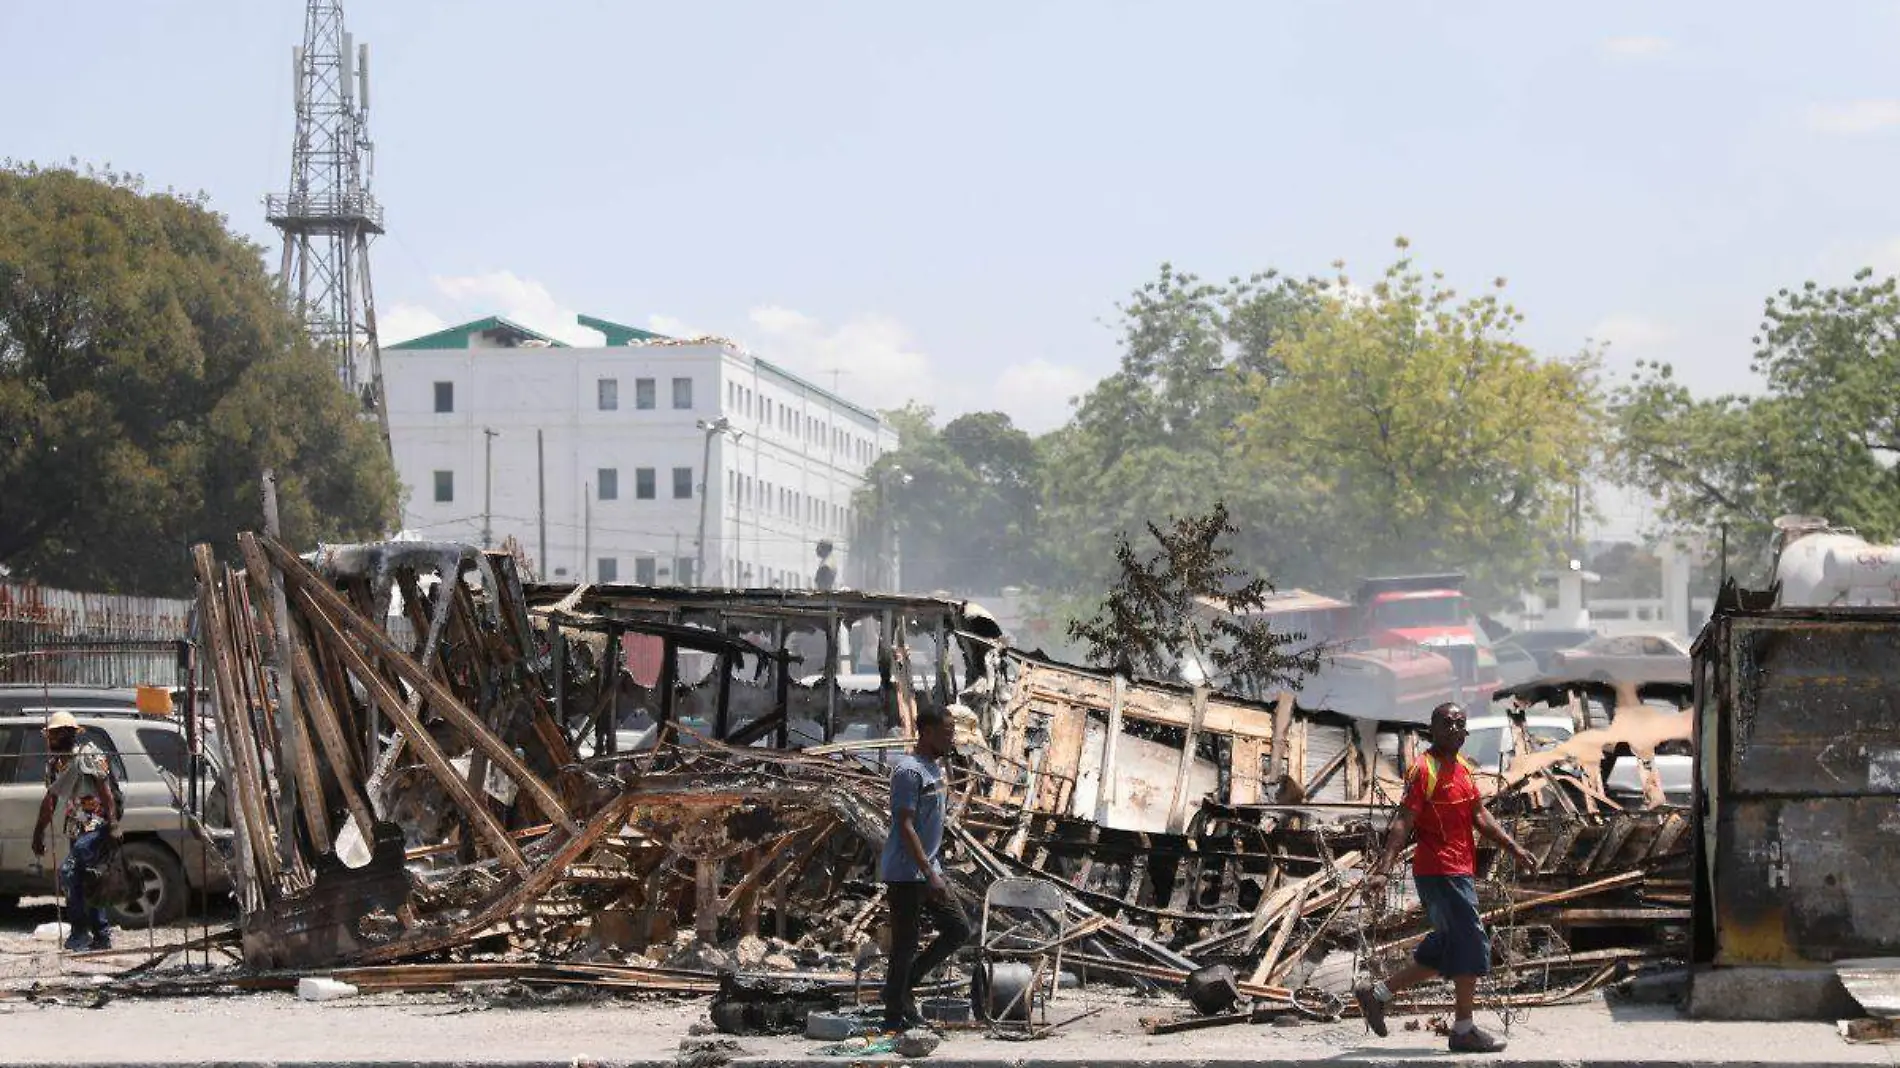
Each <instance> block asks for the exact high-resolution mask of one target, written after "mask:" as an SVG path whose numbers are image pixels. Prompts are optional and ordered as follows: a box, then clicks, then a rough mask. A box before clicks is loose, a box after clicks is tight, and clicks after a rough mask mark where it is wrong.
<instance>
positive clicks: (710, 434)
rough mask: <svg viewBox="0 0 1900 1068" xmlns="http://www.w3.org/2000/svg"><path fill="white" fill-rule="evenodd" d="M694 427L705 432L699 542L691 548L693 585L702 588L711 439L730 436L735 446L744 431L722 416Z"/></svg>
mask: <svg viewBox="0 0 1900 1068" xmlns="http://www.w3.org/2000/svg"><path fill="white" fill-rule="evenodd" d="M696 425H697V426H698V427H699V429H701V430H703V431H705V432H706V450H705V453H704V454H703V455H702V456H701V458H700V461H699V540H698V541H697V542H696V543H695V544H694V546H693V550H694V551H693V585H695V586H704V585H706V511H707V505H708V502H710V501H711V500H712V446H713V439H714V438H716V437H718V436H719V435H721V434H731V435H732V440H733V443H734V444H737V443H738V442H739V441H740V439H742V438H744V437H745V431H743V430H734V429H732V420H730V419H728V418H726V417H725V416H723V415H722V416H720V417H719V418H717V419H714V420H712V421H711V422H708V421H706V420H704V419H701V420H700V421H699V422H698V423H697V424H696ZM716 570H717V569H715V571H716ZM715 577H717V576H715Z"/></svg>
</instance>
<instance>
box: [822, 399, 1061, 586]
mask: <svg viewBox="0 0 1900 1068" xmlns="http://www.w3.org/2000/svg"><path fill="white" fill-rule="evenodd" d="M886 417H887V418H888V419H889V420H890V421H891V423H892V424H893V425H894V426H895V427H896V428H897V431H898V447H897V448H896V449H893V450H892V451H890V452H888V453H886V454H885V455H883V456H881V457H879V458H878V460H877V462H876V463H874V464H873V465H872V467H871V470H870V472H869V473H868V475H867V477H866V480H865V489H864V490H863V491H862V492H861V494H860V499H859V503H858V507H859V510H860V512H861V513H862V514H864V515H867V516H870V517H873V522H874V524H877V525H879V526H881V527H888V528H890V529H894V530H895V531H896V533H897V535H898V536H899V538H900V540H901V557H902V562H903V580H904V585H905V586H906V587H908V588H911V589H946V590H953V591H957V592H962V593H990V592H995V591H997V590H999V589H1001V588H1003V587H1004V586H1010V585H1019V584H1022V583H1024V582H1026V581H1028V580H1029V578H1030V576H1031V573H1032V572H1033V570H1034V569H1035V567H1036V566H1037V562H1038V560H1039V559H1040V552H1039V547H1038V531H1039V523H1040V509H1041V501H1040V492H1041V488H1042V484H1043V478H1042V470H1041V464H1042V457H1041V455H1040V453H1039V452H1038V451H1037V448H1036V444H1035V442H1034V441H1033V440H1032V439H1031V438H1030V436H1029V435H1028V434H1027V433H1024V432H1023V431H1022V430H1020V429H1018V428H1017V427H1016V426H1015V425H1014V424H1012V423H1011V422H1010V419H1009V416H1007V415H1004V414H1003V413H1001V412H972V413H969V414H967V415H961V416H958V417H957V418H955V419H952V420H951V421H950V422H948V423H946V424H944V425H943V426H942V427H938V426H936V425H935V421H934V413H933V412H932V411H931V410H930V409H929V408H925V407H921V406H917V405H912V406H911V407H908V408H905V409H902V410H899V411H895V412H888V413H886Z"/></svg>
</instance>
